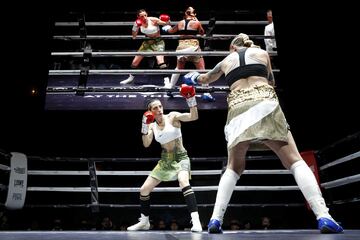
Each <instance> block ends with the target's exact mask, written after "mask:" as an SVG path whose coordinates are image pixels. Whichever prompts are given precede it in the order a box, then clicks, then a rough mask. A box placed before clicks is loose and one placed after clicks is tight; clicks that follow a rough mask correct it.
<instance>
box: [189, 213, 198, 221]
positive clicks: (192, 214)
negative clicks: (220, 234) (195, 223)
mask: <svg viewBox="0 0 360 240" xmlns="http://www.w3.org/2000/svg"><path fill="white" fill-rule="evenodd" d="M190 215H191V219H200V217H199V212H192V213H191V214H190Z"/></svg>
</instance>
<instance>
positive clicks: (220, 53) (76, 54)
mask: <svg viewBox="0 0 360 240" xmlns="http://www.w3.org/2000/svg"><path fill="white" fill-rule="evenodd" d="M268 53H269V56H276V55H277V52H276V51H268ZM158 55H161V56H183V55H186V56H199V55H200V56H227V55H229V51H203V52H170V51H163V52H136V51H124V52H92V53H91V56H92V57H124V56H132V57H133V56H158ZM51 56H70V57H83V56H84V52H52V53H51Z"/></svg>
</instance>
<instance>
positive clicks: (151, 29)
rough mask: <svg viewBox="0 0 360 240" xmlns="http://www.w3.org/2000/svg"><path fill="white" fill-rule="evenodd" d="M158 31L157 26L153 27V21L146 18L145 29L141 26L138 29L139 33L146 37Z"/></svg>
mask: <svg viewBox="0 0 360 240" xmlns="http://www.w3.org/2000/svg"><path fill="white" fill-rule="evenodd" d="M159 30H160V28H159V25H156V26H155V25H154V23H153V21H152V20H151V19H149V18H148V26H147V27H146V28H145V27H143V26H141V27H140V31H141V32H142V33H143V34H146V35H151V34H155V33H157V32H158V31H159Z"/></svg>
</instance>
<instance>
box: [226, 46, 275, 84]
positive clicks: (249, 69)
mask: <svg viewBox="0 0 360 240" xmlns="http://www.w3.org/2000/svg"><path fill="white" fill-rule="evenodd" d="M246 50H247V48H242V49H240V50H239V51H237V53H238V54H239V60H240V66H239V67H237V68H235V69H233V70H231V71H230V72H229V73H228V74H227V75H226V77H225V80H226V82H227V83H228V85H229V87H230V86H231V85H232V84H233V83H234V82H236V81H237V80H239V79H240V78H247V77H250V76H260V77H264V78H268V77H269V73H268V70H267V68H266V66H265V65H263V64H248V65H246V64H245V52H246Z"/></svg>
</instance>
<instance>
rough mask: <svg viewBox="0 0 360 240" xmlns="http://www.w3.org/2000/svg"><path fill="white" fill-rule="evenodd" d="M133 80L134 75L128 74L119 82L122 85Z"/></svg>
mask: <svg viewBox="0 0 360 240" xmlns="http://www.w3.org/2000/svg"><path fill="white" fill-rule="evenodd" d="M133 81H134V75H131V74H130V75H129V77H128V78H127V79H125V80H123V81H121V82H120V84H122V85H124V84H129V83H132V82H133Z"/></svg>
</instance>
